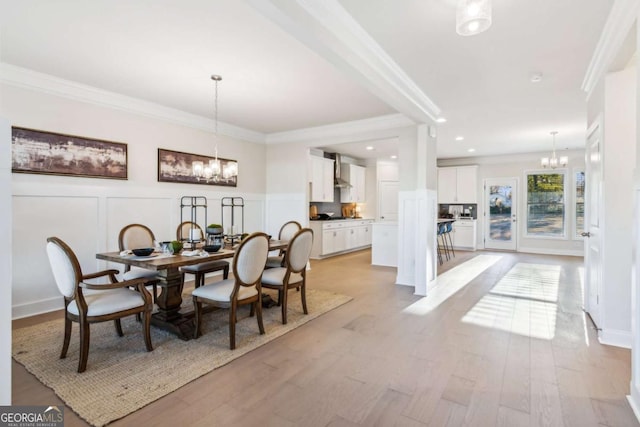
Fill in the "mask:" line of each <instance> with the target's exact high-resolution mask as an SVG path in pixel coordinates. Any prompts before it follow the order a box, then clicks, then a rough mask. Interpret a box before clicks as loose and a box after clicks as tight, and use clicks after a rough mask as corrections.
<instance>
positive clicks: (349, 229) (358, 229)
mask: <svg viewBox="0 0 640 427" xmlns="http://www.w3.org/2000/svg"><path fill="white" fill-rule="evenodd" d="M372 223H373V220H370V219H362V220H360V219H347V220H333V221H311V229H312V230H313V236H314V238H313V246H312V248H311V258H314V259H318V258H324V257H327V256H331V255H334V254H338V253H344V252H349V251H353V250H358V249H363V248H366V247H368V246H370V245H371V225H372Z"/></svg>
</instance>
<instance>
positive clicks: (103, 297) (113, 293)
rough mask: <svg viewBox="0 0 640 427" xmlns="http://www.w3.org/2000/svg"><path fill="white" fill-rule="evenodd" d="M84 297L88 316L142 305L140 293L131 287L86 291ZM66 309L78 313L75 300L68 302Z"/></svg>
mask: <svg viewBox="0 0 640 427" xmlns="http://www.w3.org/2000/svg"><path fill="white" fill-rule="evenodd" d="M84 299H85V301H86V302H87V306H88V309H87V315H88V316H102V315H105V314H111V313H117V312H119V311H125V310H129V309H132V308H136V307H141V306H144V299H142V295H140V294H139V293H138V292H136V291H133V290H131V289H114V290H107V291H96V292H91V293H89V292H87V293H86V295H84ZM67 310H68V311H69V313H72V314H75V315H79V314H80V313H79V311H78V305H77V304H76V300H73V301H71V302H70V303H69V305H68V306H67Z"/></svg>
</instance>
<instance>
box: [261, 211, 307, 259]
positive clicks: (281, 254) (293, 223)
mask: <svg viewBox="0 0 640 427" xmlns="http://www.w3.org/2000/svg"><path fill="white" fill-rule="evenodd" d="M291 226H297V230H296V233H298V232H299V231H300V230H302V225H301V224H300V223H299V222H298V221H287V222H285V223H284V224H282V227H280V231H279V232H278V240H291V237H293V236H295V234H296V233H294V234H293V236H291V237H288V236H284V235H283V234H284V233H285V231H286V230H287V229H288V228H290V227H291ZM286 251H287V250H286V249H280V251H279V252H278V255H277V256H272V257H268V258H267V264H266V268H274V267H277V266H278V265H279V266H280V267H284V254H285V252H286ZM278 261H279V262H278Z"/></svg>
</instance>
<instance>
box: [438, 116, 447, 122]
mask: <svg viewBox="0 0 640 427" xmlns="http://www.w3.org/2000/svg"><path fill="white" fill-rule="evenodd" d="M446 121H447V119H445V118H444V117H438V118H437V119H436V122H438V123H446Z"/></svg>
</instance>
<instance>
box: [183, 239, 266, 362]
mask: <svg viewBox="0 0 640 427" xmlns="http://www.w3.org/2000/svg"><path fill="white" fill-rule="evenodd" d="M268 253H269V238H268V236H267V235H266V234H265V233H253V234H251V235H249V236H248V237H246V238H245V239H244V240H242V242H240V246H238V249H237V251H236V256H235V258H234V260H233V279H226V280H222V281H220V282H215V283H211V284H208V285H204V286H200V287H199V288H197V289H195V290H194V291H193V293H192V294H191V295H192V297H193V309H194V312H195V323H196V328H195V331H194V338H198V337H199V336H200V332H201V329H202V304H203V303H206V304H209V305H213V306H215V307H221V308H229V347H230V348H231V350H233V349H235V348H236V321H237V314H236V313H237V310H238V306H240V305H247V304H250V305H251V313H250V315H251V316H253V315H254V314H257V316H256V317H257V319H258V328H259V329H260V335H262V334H264V325H263V323H262V292H261V288H260V279H261V277H262V272H263V271H264V264H265V262H266V261H267V255H268Z"/></svg>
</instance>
